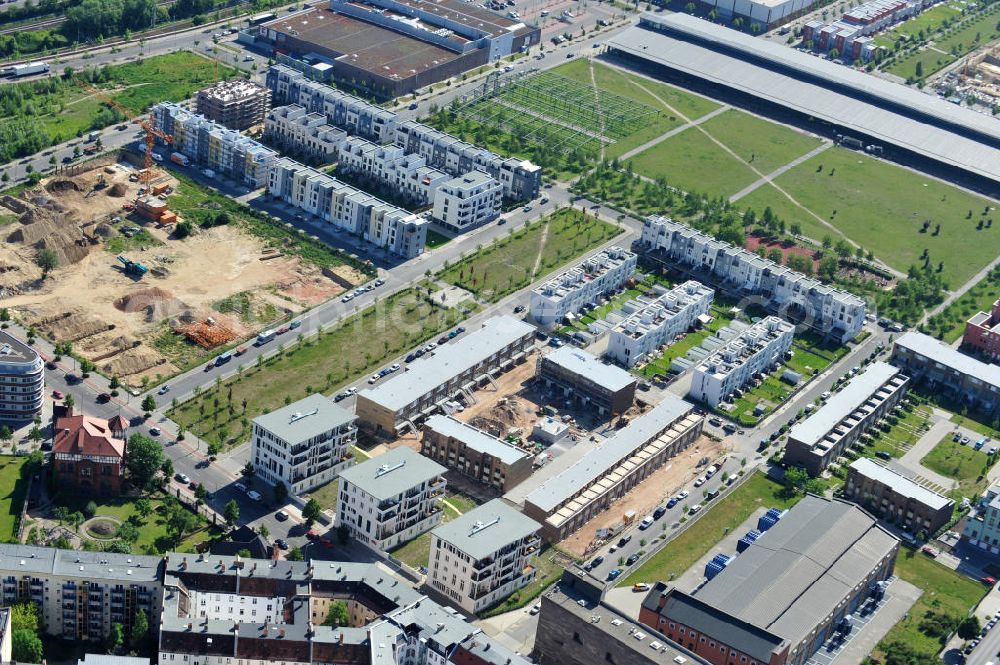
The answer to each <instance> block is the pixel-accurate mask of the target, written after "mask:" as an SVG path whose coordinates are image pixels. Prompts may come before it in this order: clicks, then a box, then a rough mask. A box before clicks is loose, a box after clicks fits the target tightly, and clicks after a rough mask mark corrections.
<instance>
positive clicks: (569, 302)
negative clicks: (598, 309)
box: [529, 246, 637, 326]
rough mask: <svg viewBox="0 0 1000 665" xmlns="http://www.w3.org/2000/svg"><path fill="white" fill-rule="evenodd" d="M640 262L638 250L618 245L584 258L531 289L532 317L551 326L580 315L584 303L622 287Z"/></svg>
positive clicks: (530, 309)
mask: <svg viewBox="0 0 1000 665" xmlns="http://www.w3.org/2000/svg"><path fill="white" fill-rule="evenodd" d="M636 262H637V257H636V255H635V254H634V253H632V252H630V251H628V250H627V249H623V248H621V247H618V246H614V247H609V248H607V249H605V250H602V251H601V252H598V253H597V254H595V255H593V256H591V257H588V258H586V259H584V260H583V261H581V262H580V263H579V264H577V265H575V266H573V267H572V268H569V269H568V270H566V271H564V272H562V273H560V274H558V275H556V276H555V277H553V278H552V279H550V280H549V281H547V282H546V283H545V284H542V285H541V286H539V287H536V288H535V289H533V290H532V291H531V303H530V305H529V311H530V312H531V316H532V318H534V319H535V322H536V323H538V324H539V325H542V326H549V325H553V324H556V323H559V322H560V321H562V320H563V319H564V318H566V316H568V315H570V314H576V313H577V312H579V311H580V308H581V307H582V306H583V305H585V304H587V303H589V302H594V301H596V300H597V299H598V298H600V297H601V296H603V295H604V294H605V293H608V292H610V291H614V290H615V289H618V288H621V287H622V286H623V285H624V284H625V282H627V281H628V279H629V277H631V276H632V273H634V272H635V266H636Z"/></svg>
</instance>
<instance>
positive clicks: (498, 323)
mask: <svg viewBox="0 0 1000 665" xmlns="http://www.w3.org/2000/svg"><path fill="white" fill-rule="evenodd" d="M534 339H535V328H534V327H532V326H530V325H528V324H527V323H525V322H524V321H520V320H518V319H515V318H513V317H510V316H496V317H493V318H492V319H489V320H488V321H486V323H484V324H483V327H482V328H480V329H479V330H474V331H470V332H469V333H468V334H467V335H465V336H464V337H462V338H461V339H458V340H456V341H455V342H453V343H449V344H448V348H446V349H440V351H437V352H435V353H436V355H433V356H430V357H428V356H424V357H423V358H420V359H418V360H415V361H413V362H411V363H409V364H408V365H407V371H406V372H404V373H402V374H396V375H394V376H392V377H387V378H386V379H385V380H384V382H382V383H380V384H379V385H378V386H376V387H374V388H369V389H367V390H362V391H361V392H360V393H358V398H357V399H358V401H357V404H356V406H355V412H356V413H357V414H358V418H359V419H360V421H361V425H362V426H363V427H366V428H368V429H370V430H372V431H374V432H375V433H381V434H384V435H390V436H395V435H396V434H398V433H400V432H402V431H405V430H411V431H412V430H415V429H416V425H417V424H419V423H420V422H421V421H422V420H423V419H425V418H426V417H428V416H430V415H433V414H434V413H435V412H436V411H437V410H438V409H439V408H440V407H441V405H442V404H443V403H444V402H447V401H449V400H453V399H455V398H456V397H457V396H464V395H467V394H469V393H470V392H471V391H473V390H475V389H476V388H477V387H479V386H480V385H482V384H484V383H486V382H487V381H489V380H490V377H491V376H493V375H496V374H499V373H501V372H503V371H505V370H507V369H510V368H511V367H513V366H514V365H515V364H517V363H519V362H522V361H523V360H524V359H525V357H526V356H527V354H528V352H529V351H531V348H532V345H533V342H534Z"/></svg>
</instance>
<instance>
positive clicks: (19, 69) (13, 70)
mask: <svg viewBox="0 0 1000 665" xmlns="http://www.w3.org/2000/svg"><path fill="white" fill-rule="evenodd" d="M48 71H49V63H47V62H42V61H41V60H38V61H36V62H27V63H25V64H23V65H14V66H13V67H8V68H7V69H5V70H4V73H6V74H7V75H8V76H10V77H11V78H20V77H22V76H31V75H32V74H47V73H48Z"/></svg>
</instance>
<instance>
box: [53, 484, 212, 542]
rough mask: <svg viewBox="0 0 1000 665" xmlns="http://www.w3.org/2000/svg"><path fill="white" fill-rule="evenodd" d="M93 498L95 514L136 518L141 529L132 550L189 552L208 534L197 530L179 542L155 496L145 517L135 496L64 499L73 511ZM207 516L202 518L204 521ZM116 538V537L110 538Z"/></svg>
mask: <svg viewBox="0 0 1000 665" xmlns="http://www.w3.org/2000/svg"><path fill="white" fill-rule="evenodd" d="M91 500H93V501H94V502H95V503H96V505H97V511H96V512H95V513H94V517H95V518H99V517H110V518H113V519H114V520H116V521H117V522H119V523H123V522H128V521H130V520H131V521H133V522H134V523H135V524H136V526H138V529H139V539H138V540H137V541H135V543H133V544H132V551H133V552H136V553H142V554H158V553H163V552H168V551H177V552H190V551H194V546H195V544H196V543H198V542H201V541H202V540H205V538H207V537H208V534H207V533H206V532H204V531H199V532H196V533H195V534H192V535H190V536H188V537H186V538H185V539H184V540H182V541H181V542H180V543H178V544H176V545H175V543H174V542H173V540H172V539H171V538H170V537H169V536H168V535H167V524H166V518H165V517H164V516H163V514H162V512H161V511H162V508H163V503H164V502H163V499H162V498H161V497H152V498H150V499H149V502H150V505H151V507H152V508H153V512H152V513H151V514H150V515H149V516H147V517H142V516H141V515H139V514H138V512H137V511H136V508H135V500H134V499H124V498H122V499H98V498H95V497H90V496H82V497H67V498H66V499H65V502H66V503H67V505H68V508H69V509H70V511H75V510H79V511H82V510H83V508H84V506H85V505H86V504H87V502H89V501H91ZM204 521H205V520H204V518H201V522H203V523H204ZM109 540H113V538H111V539H109Z"/></svg>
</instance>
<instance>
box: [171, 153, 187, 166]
mask: <svg viewBox="0 0 1000 665" xmlns="http://www.w3.org/2000/svg"><path fill="white" fill-rule="evenodd" d="M170 161H172V162H173V163H174V164H180V165H181V166H188V165H189V164H190V163H191V160H190V159H188V157H187V155H185V154H183V153H180V152H172V153H170Z"/></svg>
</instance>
